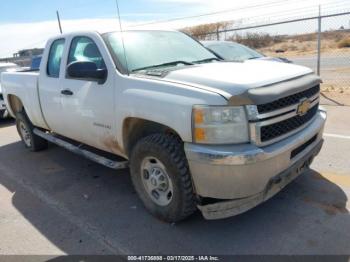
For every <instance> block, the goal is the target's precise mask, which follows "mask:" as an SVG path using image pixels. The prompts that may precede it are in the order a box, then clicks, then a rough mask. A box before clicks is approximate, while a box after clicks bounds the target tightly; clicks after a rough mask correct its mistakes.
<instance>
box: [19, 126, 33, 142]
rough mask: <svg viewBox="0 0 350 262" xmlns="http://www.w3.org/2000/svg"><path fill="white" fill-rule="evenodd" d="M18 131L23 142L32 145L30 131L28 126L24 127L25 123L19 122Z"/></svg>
mask: <svg viewBox="0 0 350 262" xmlns="http://www.w3.org/2000/svg"><path fill="white" fill-rule="evenodd" d="M19 131H20V133H21V137H22V139H23V142H24V143H25V144H26V146H27V147H31V146H32V137H31V135H30V132H29V130H28V128H27V127H26V125H25V123H23V122H22V121H21V122H20V123H19Z"/></svg>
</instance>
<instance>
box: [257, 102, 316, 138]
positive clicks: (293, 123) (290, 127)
mask: <svg viewBox="0 0 350 262" xmlns="http://www.w3.org/2000/svg"><path fill="white" fill-rule="evenodd" d="M317 111H318V104H317V105H315V106H314V107H313V108H311V109H310V110H309V112H307V113H306V114H305V115H303V116H299V115H297V116H294V117H292V118H289V119H286V120H283V121H281V122H278V123H274V124H271V125H267V126H262V127H261V130H260V132H261V133H260V135H261V137H260V140H261V142H267V141H269V140H272V139H275V138H277V137H279V136H282V135H284V134H287V133H289V132H292V131H294V130H295V129H297V128H299V127H301V126H303V125H304V124H306V123H307V122H309V121H310V120H311V119H312V118H313V117H314V116H315V115H316V113H317Z"/></svg>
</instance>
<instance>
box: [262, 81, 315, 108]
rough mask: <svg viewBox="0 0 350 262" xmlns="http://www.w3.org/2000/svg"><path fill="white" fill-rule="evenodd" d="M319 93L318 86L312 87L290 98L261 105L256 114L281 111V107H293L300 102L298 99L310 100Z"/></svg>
mask: <svg viewBox="0 0 350 262" xmlns="http://www.w3.org/2000/svg"><path fill="white" fill-rule="evenodd" d="M319 92H320V85H317V86H314V87H312V88H310V89H307V90H305V91H303V92H300V93H297V94H294V95H291V96H287V97H283V98H281V99H279V100H276V101H273V102H271V103H268V104H262V105H258V106H257V107H258V112H259V113H260V114H264V113H268V112H271V111H274V110H278V109H281V108H283V107H287V106H291V105H295V104H297V103H299V102H300V99H303V98H305V97H306V98H310V97H313V96H314V95H316V94H317V93H319Z"/></svg>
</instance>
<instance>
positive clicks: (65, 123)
mask: <svg viewBox="0 0 350 262" xmlns="http://www.w3.org/2000/svg"><path fill="white" fill-rule="evenodd" d="M122 36H123V37H122ZM122 39H123V40H122ZM1 80H2V85H3V92H4V99H5V101H6V105H7V107H8V109H9V111H10V114H11V115H12V116H14V117H16V122H17V129H18V132H19V134H20V136H21V138H22V140H23V142H24V144H25V146H26V147H27V148H29V149H30V150H32V151H38V150H43V149H46V148H47V145H48V142H47V141H49V142H52V143H55V144H58V145H60V146H63V147H65V148H66V149H68V150H71V151H73V152H75V153H78V154H81V155H83V156H85V157H87V158H89V159H91V160H94V161H96V162H98V163H101V164H103V165H106V166H108V167H110V168H114V169H120V168H127V167H130V170H131V172H130V173H131V178H132V182H133V184H134V187H135V189H136V191H137V193H138V195H139V197H140V199H141V200H142V202H143V203H144V205H145V207H146V209H147V210H149V211H150V212H151V213H152V214H153V215H155V216H156V217H158V218H160V219H162V220H164V221H167V222H176V221H179V220H182V219H184V218H186V217H188V216H189V215H191V214H192V213H193V212H195V210H196V209H197V208H198V209H199V210H200V211H201V212H202V213H203V215H204V217H205V218H207V219H218V218H225V217H229V216H233V215H237V214H240V213H243V212H245V211H247V210H249V209H251V208H253V207H255V206H256V205H258V204H259V203H262V202H264V201H266V200H267V199H269V198H270V197H272V196H273V195H274V194H276V193H277V192H279V191H280V190H281V189H282V188H283V187H284V186H286V185H287V184H288V183H290V182H291V181H292V180H293V179H294V178H296V177H297V176H298V175H300V174H301V173H302V172H303V171H304V170H305V169H306V168H307V167H308V166H309V165H310V163H311V162H312V160H313V158H314V157H315V156H316V155H317V154H318V153H319V151H320V149H321V147H322V143H323V138H322V134H323V128H324V124H325V120H326V113H325V112H324V111H323V110H322V109H320V108H319V95H320V83H321V80H320V79H319V77H317V76H316V75H314V74H313V72H312V71H311V70H310V69H308V68H305V67H302V66H297V65H292V64H283V63H275V62H269V61H259V60H249V61H244V62H224V61H220V60H219V59H218V58H217V57H216V56H214V55H213V54H212V53H210V52H209V51H208V50H207V49H205V48H204V47H203V46H202V45H201V44H200V43H198V42H197V41H195V40H193V39H192V38H190V37H189V36H187V35H185V34H182V33H180V32H176V31H156V30H153V31H147V30H143V31H126V32H123V33H120V32H114V33H106V34H99V33H96V32H76V33H70V34H64V35H60V36H57V37H55V38H52V39H50V40H49V41H48V43H47V46H46V49H45V52H44V55H43V58H42V63H41V67H40V72H27V73H4V74H2V79H1Z"/></svg>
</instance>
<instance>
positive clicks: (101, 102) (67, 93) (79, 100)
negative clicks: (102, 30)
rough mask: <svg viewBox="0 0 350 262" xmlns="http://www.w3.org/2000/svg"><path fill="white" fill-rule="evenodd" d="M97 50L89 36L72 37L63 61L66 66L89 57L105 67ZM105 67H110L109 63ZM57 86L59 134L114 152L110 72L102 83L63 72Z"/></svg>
mask: <svg viewBox="0 0 350 262" xmlns="http://www.w3.org/2000/svg"><path fill="white" fill-rule="evenodd" d="M100 50H101V48H99V47H98V45H97V44H96V41H95V40H94V39H93V36H90V37H88V36H79V37H74V38H73V39H72V40H71V43H70V48H69V51H68V56H67V59H66V60H67V61H65V62H66V65H67V67H68V66H69V65H70V64H71V63H74V62H77V61H89V62H94V63H95V64H96V66H97V68H98V69H106V68H107V66H106V64H107V63H106V60H107V59H106V57H103V55H101V52H100ZM107 62H110V61H107ZM107 65H108V64H107ZM109 68H110V70H112V68H113V67H112V66H110V67H109ZM60 89H61V94H62V96H61V103H62V110H63V116H64V117H63V119H62V125H64V133H63V134H62V135H64V136H67V137H69V138H72V139H74V140H77V141H79V142H82V143H84V144H88V145H90V146H93V147H96V148H99V149H102V150H105V151H108V152H114V153H118V149H119V147H118V144H117V142H116V134H115V126H114V125H115V119H116V118H115V117H114V103H115V99H114V98H115V84H114V74H113V72H108V76H107V79H106V81H105V82H104V83H101V82H100V83H99V82H98V81H94V80H91V79H83V78H79V79H77V78H71V77H69V76H67V73H66V74H65V78H64V79H63V81H62V82H61V86H60Z"/></svg>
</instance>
